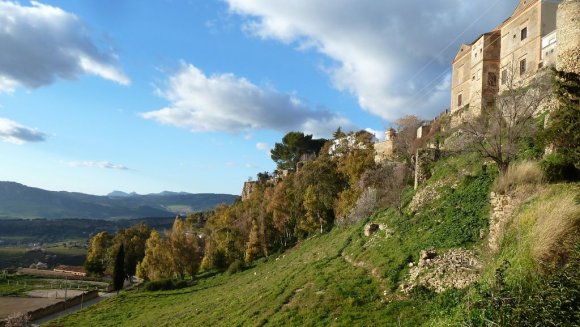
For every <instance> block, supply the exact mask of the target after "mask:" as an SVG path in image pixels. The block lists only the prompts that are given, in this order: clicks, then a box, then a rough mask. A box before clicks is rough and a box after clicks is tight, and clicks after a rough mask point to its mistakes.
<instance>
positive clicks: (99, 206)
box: [0, 181, 238, 219]
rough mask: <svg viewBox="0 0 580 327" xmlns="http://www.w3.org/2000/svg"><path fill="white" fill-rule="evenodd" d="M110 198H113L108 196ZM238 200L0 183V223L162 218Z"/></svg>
mask: <svg viewBox="0 0 580 327" xmlns="http://www.w3.org/2000/svg"><path fill="white" fill-rule="evenodd" d="M111 195H112V196H111ZM237 198H238V196H236V195H231V194H219V193H197V194H193V193H185V192H179V193H177V192H169V191H164V192H161V193H152V194H146V195H139V194H136V193H134V192H133V193H131V194H129V193H125V192H121V191H113V192H111V193H109V194H108V195H105V196H100V195H91V194H85V193H80V192H67V191H48V190H44V189H41V188H37V187H31V186H27V185H24V184H20V183H17V182H12V181H0V219H6V218H24V219H36V218H47V219H57V218H85V219H87V218H88V219H121V218H143V217H165V216H173V215H176V214H186V213H188V212H194V211H203V210H208V209H212V208H214V207H215V206H216V205H218V204H220V203H226V204H230V203H232V202H234V201H235V200H236V199H237Z"/></svg>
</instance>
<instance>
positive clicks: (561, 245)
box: [532, 188, 580, 266]
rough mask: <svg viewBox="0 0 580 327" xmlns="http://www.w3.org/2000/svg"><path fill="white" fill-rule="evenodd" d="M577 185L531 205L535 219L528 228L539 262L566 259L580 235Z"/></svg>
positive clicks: (562, 261) (534, 253)
mask: <svg viewBox="0 0 580 327" xmlns="http://www.w3.org/2000/svg"><path fill="white" fill-rule="evenodd" d="M578 191H579V189H578V188H573V189H572V190H571V191H570V192H566V193H564V194H558V195H557V196H553V197H551V198H550V199H549V200H547V201H542V202H540V203H538V205H537V206H536V207H535V208H534V213H535V214H536V217H537V221H536V224H535V226H534V229H533V231H532V237H533V243H532V254H533V256H534V258H535V259H536V261H537V262H539V263H540V264H542V265H543V266H546V265H550V264H556V265H561V264H564V263H566V262H567V257H568V254H569V253H570V252H571V250H572V249H573V247H574V244H575V243H576V242H577V241H578V240H579V239H580V237H579V236H580V204H579V203H578V200H577V197H578Z"/></svg>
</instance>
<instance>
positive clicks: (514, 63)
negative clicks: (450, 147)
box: [450, 0, 580, 126]
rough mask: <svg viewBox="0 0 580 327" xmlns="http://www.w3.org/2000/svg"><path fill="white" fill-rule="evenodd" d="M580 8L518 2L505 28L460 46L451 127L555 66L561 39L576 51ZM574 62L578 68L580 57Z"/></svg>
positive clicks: (571, 2)
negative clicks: (506, 91)
mask: <svg viewBox="0 0 580 327" xmlns="http://www.w3.org/2000/svg"><path fill="white" fill-rule="evenodd" d="M560 2H562V3H561V4H560V6H558V4H559V3H560ZM578 2H579V1H578V0H564V1H559V0H520V2H519V4H518V6H517V7H516V9H515V10H514V12H513V14H512V15H511V16H510V17H509V18H508V19H506V20H505V21H504V22H503V23H502V24H501V25H499V26H498V27H496V28H495V29H494V30H493V31H491V32H488V33H485V34H482V35H481V36H480V37H479V38H478V39H476V40H475V41H473V42H472V43H470V44H463V45H461V47H460V49H459V52H458V53H457V55H456V56H455V58H454V60H453V63H452V66H453V75H452V83H451V107H450V108H451V113H452V114H453V119H452V126H457V125H458V124H459V123H460V122H461V121H465V120H467V119H470V118H471V117H474V116H477V115H479V114H481V111H482V109H483V110H485V108H492V107H493V105H494V99H495V97H496V96H497V94H498V93H500V92H502V91H504V90H506V89H508V88H510V87H513V86H516V87H517V86H523V85H525V84H526V82H527V81H528V80H529V79H530V78H531V77H533V76H535V75H536V73H538V71H539V70H540V69H542V68H543V67H546V66H549V65H554V64H556V63H557V61H558V60H559V59H558V60H557V59H556V56H557V54H559V52H558V51H559V50H558V48H559V47H560V45H559V43H561V42H559V38H560V35H561V34H565V35H566V36H565V37H564V36H563V37H564V38H565V39H566V40H567V44H571V45H569V46H567V47H570V48H574V44H576V48H577V44H578V37H579V34H578V33H579V29H578V17H579V15H580V12H578ZM558 7H560V9H558ZM557 29H560V30H562V31H558V30H557ZM571 62H574V63H575V64H576V65H579V64H578V57H576V59H575V60H571Z"/></svg>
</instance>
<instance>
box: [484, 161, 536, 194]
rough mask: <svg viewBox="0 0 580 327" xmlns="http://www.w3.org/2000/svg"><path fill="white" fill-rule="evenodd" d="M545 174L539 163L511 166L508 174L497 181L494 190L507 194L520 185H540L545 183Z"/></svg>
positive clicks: (529, 162) (521, 163)
mask: <svg viewBox="0 0 580 327" xmlns="http://www.w3.org/2000/svg"><path fill="white" fill-rule="evenodd" d="M544 179H545V178H544V172H543V171H542V169H540V167H539V166H538V164H537V163H535V162H532V161H523V162H520V163H518V164H512V165H510V166H509V168H508V170H507V172H506V173H505V174H503V175H500V176H499V178H497V179H496V181H495V183H494V185H493V190H494V191H495V192H496V193H500V194H505V193H507V192H509V191H510V190H513V189H515V188H516V187H517V186H519V185H526V184H527V185H538V184H541V183H542V182H543V181H544Z"/></svg>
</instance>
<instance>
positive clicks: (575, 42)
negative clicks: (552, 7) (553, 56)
mask: <svg viewBox="0 0 580 327" xmlns="http://www.w3.org/2000/svg"><path fill="white" fill-rule="evenodd" d="M557 26H558V29H557V32H556V33H557V40H558V41H557V42H558V45H557V49H556V51H557V55H558V58H557V62H556V68H558V69H559V70H563V71H567V72H574V73H576V74H580V0H564V1H562V3H560V5H559V6H558V13H557Z"/></svg>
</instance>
